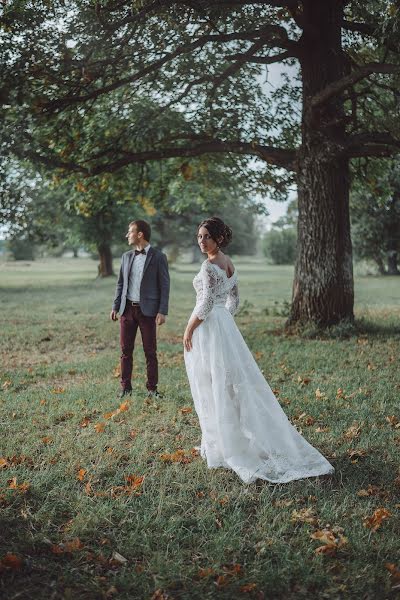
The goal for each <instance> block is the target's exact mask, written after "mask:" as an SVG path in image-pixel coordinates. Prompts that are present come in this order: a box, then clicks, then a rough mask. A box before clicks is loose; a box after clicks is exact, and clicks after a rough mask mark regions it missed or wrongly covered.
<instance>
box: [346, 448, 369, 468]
mask: <svg viewBox="0 0 400 600" xmlns="http://www.w3.org/2000/svg"><path fill="white" fill-rule="evenodd" d="M367 454H368V452H367V451H366V450H363V449H362V448H359V449H358V450H354V449H351V448H349V450H347V455H348V456H349V458H350V459H351V462H352V463H353V464H356V463H357V462H358V459H359V458H364V456H367Z"/></svg>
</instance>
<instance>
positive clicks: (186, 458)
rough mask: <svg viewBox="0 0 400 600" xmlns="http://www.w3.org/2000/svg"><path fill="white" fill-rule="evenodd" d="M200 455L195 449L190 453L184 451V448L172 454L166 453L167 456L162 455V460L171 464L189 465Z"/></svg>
mask: <svg viewBox="0 0 400 600" xmlns="http://www.w3.org/2000/svg"><path fill="white" fill-rule="evenodd" d="M198 455H199V453H198V451H197V450H196V449H195V448H192V449H191V450H190V453H187V452H185V450H182V448H179V450H176V451H175V452H172V453H170V454H168V453H165V454H161V456H160V458H161V460H162V461H163V462H167V463H168V462H169V463H181V464H187V463H190V462H192V460H193V459H194V457H195V456H198Z"/></svg>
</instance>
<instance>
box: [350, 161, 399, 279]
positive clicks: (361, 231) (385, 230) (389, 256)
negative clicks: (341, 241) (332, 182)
mask: <svg viewBox="0 0 400 600" xmlns="http://www.w3.org/2000/svg"><path fill="white" fill-rule="evenodd" d="M350 214H351V221H352V238H353V246H354V250H355V255H356V257H357V258H361V259H362V258H364V259H368V260H372V261H374V262H375V263H376V265H377V267H378V270H379V273H381V274H382V275H385V274H388V275H399V274H400V271H399V264H398V262H399V254H400V162H399V161H389V162H387V161H386V162H383V161H373V162H372V163H370V164H368V170H367V171H366V176H365V180H364V184H363V185H362V187H361V185H358V186H357V187H356V189H355V191H354V192H353V194H352V195H351V201H350Z"/></svg>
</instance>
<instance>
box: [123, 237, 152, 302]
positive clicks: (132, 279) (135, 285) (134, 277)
mask: <svg viewBox="0 0 400 600" xmlns="http://www.w3.org/2000/svg"><path fill="white" fill-rule="evenodd" d="M149 249H150V244H147V246H146V247H145V248H143V250H144V251H145V253H146V254H137V255H136V256H135V257H134V259H133V262H132V266H131V271H130V273H129V280H128V292H127V295H126V297H127V298H128V300H131V301H132V302H140V284H141V283H142V277H143V269H144V263H145V262H146V256H147V252H148V251H149Z"/></svg>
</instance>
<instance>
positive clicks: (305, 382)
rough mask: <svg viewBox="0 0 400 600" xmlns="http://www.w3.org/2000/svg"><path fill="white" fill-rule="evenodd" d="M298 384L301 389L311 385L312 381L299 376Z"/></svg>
mask: <svg viewBox="0 0 400 600" xmlns="http://www.w3.org/2000/svg"><path fill="white" fill-rule="evenodd" d="M297 383H298V384H299V385H300V387H304V386H305V385H308V384H309V383H311V379H310V377H301V375H299V376H298V378H297Z"/></svg>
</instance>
